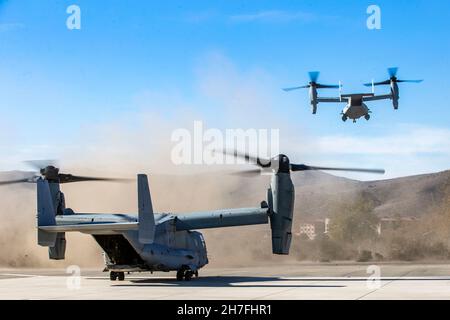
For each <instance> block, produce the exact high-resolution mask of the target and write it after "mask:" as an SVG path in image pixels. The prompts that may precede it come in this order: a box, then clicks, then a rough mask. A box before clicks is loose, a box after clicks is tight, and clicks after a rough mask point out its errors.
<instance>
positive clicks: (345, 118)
mask: <svg viewBox="0 0 450 320" xmlns="http://www.w3.org/2000/svg"><path fill="white" fill-rule="evenodd" d="M347 119H348V118H347V116H346V115H345V114H344V115H343V116H342V121H344V122H345V121H347Z"/></svg>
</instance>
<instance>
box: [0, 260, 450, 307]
mask: <svg viewBox="0 0 450 320" xmlns="http://www.w3.org/2000/svg"><path fill="white" fill-rule="evenodd" d="M75 270H76V269H75ZM378 272H379V273H378ZM378 275H380V277H377V276H378ZM0 299H177V300H188V299H246V300H247V299H251V300H253V299H263V300H271V299H301V300H311V299H326V300H331V299H345V300H347V299H350V300H359V299H395V300H399V299H401V300H403V299H446V300H450V265H444V264H427V265H425V264H414V265H412V264H383V265H378V266H372V267H370V265H350V264H291V265H283V266H275V265H274V266H269V267H267V266H266V267H251V268H250V267H246V268H227V269H217V268H205V269H203V270H201V271H200V277H199V278H198V279H195V278H194V279H192V280H191V281H181V282H180V281H176V280H175V274H174V273H172V272H171V273H155V274H153V275H152V274H150V273H134V274H130V275H126V279H125V281H110V280H109V274H108V273H107V272H101V271H98V270H92V269H89V270H84V269H81V270H80V277H77V276H76V274H73V273H70V272H69V273H66V270H65V269H64V270H61V269H54V270H42V269H20V270H19V269H0Z"/></svg>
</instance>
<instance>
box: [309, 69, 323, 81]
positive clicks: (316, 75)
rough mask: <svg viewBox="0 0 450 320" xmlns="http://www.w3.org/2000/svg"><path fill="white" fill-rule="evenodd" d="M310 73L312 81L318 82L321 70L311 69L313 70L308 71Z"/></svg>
mask: <svg viewBox="0 0 450 320" xmlns="http://www.w3.org/2000/svg"><path fill="white" fill-rule="evenodd" d="M308 74H309V79H310V80H311V82H317V80H318V79H319V75H320V72H319V71H311V72H308Z"/></svg>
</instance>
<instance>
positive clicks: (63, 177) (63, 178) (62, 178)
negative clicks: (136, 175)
mask: <svg viewBox="0 0 450 320" xmlns="http://www.w3.org/2000/svg"><path fill="white" fill-rule="evenodd" d="M58 177H59V183H71V182H84V181H109V182H127V181H131V179H118V178H101V177H86V176H74V175H71V174H64V173H60V174H59V175H58Z"/></svg>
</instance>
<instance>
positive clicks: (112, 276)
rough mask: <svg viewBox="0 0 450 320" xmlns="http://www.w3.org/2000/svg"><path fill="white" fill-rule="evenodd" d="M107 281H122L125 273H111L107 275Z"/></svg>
mask: <svg viewBox="0 0 450 320" xmlns="http://www.w3.org/2000/svg"><path fill="white" fill-rule="evenodd" d="M109 279H110V280H111V281H116V280H117V279H118V280H119V281H123V280H125V272H116V271H111V272H110V273H109Z"/></svg>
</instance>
